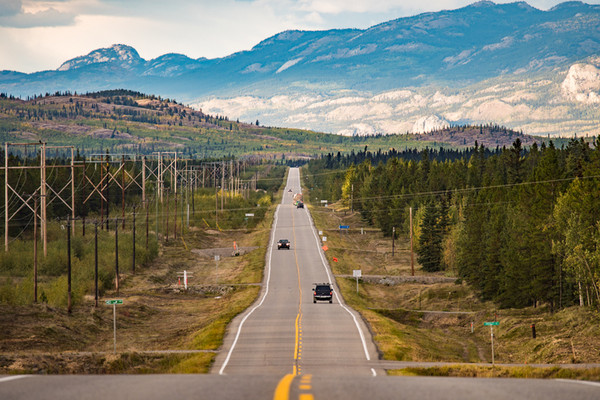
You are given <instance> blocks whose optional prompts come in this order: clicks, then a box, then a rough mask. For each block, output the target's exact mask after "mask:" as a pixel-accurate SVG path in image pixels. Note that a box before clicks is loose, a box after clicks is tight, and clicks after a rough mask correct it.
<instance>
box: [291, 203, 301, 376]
mask: <svg viewBox="0 0 600 400" xmlns="http://www.w3.org/2000/svg"><path fill="white" fill-rule="evenodd" d="M290 210H291V211H292V232H293V236H294V259H295V261H296V273H297V275H298V291H299V295H300V297H299V299H298V315H297V316H296V342H295V344H294V367H293V371H294V375H300V373H301V372H302V371H301V367H300V365H299V360H301V359H302V285H301V284H300V264H299V263H298V252H297V251H296V219H295V216H294V208H290Z"/></svg>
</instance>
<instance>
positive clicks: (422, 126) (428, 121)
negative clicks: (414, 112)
mask: <svg viewBox="0 0 600 400" xmlns="http://www.w3.org/2000/svg"><path fill="white" fill-rule="evenodd" d="M448 127H450V123H449V122H448V121H446V120H445V119H443V118H440V117H439V116H437V115H429V116H427V117H421V118H419V119H418V120H417V121H416V122H415V124H414V125H413V127H412V132H413V133H427V132H432V131H436V130H439V129H444V128H448Z"/></svg>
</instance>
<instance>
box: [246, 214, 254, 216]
mask: <svg viewBox="0 0 600 400" xmlns="http://www.w3.org/2000/svg"><path fill="white" fill-rule="evenodd" d="M246 217H254V214H252V213H248V214H246Z"/></svg>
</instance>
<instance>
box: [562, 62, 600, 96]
mask: <svg viewBox="0 0 600 400" xmlns="http://www.w3.org/2000/svg"><path fill="white" fill-rule="evenodd" d="M561 89H562V92H563V94H564V95H565V97H566V98H568V99H569V100H575V101H578V102H581V103H586V104H595V103H600V69H598V68H596V66H594V65H591V64H574V65H572V66H571V68H569V72H568V73H567V77H566V78H565V80H564V81H563V82H562V84H561Z"/></svg>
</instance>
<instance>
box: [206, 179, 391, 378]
mask: <svg viewBox="0 0 600 400" xmlns="http://www.w3.org/2000/svg"><path fill="white" fill-rule="evenodd" d="M290 190H291V191H290ZM299 192H300V177H299V170H298V169H297V168H292V169H290V173H289V176H288V182H287V185H286V188H285V190H284V195H283V199H282V204H280V205H279V206H278V209H277V212H276V215H275V220H274V222H273V228H272V231H271V240H270V244H269V249H268V250H267V262H266V273H265V280H264V282H263V291H262V295H261V297H260V298H259V301H258V303H257V304H255V305H254V306H252V307H250V309H249V311H248V312H247V313H246V314H244V315H242V316H241V317H240V318H238V319H237V320H236V321H235V322H234V323H233V324H232V327H231V328H230V331H229V335H228V336H227V338H226V340H225V346H224V347H225V348H226V349H227V350H228V351H223V352H221V354H220V355H219V356H218V357H217V360H216V363H215V366H214V368H213V371H214V372H215V373H219V374H227V375H234V374H235V375H239V374H248V373H268V374H279V375H285V374H313V375H317V374H328V375H339V374H344V375H357V376H375V375H377V374H383V373H384V371H383V370H379V371H377V370H376V369H374V368H373V367H372V365H371V363H370V362H369V361H371V360H373V359H375V360H376V359H377V350H376V348H375V346H374V345H373V341H372V339H371V337H370V335H369V331H368V328H367V327H366V326H365V325H364V323H363V321H362V320H361V318H360V316H359V315H358V313H356V312H355V311H352V310H350V309H349V308H348V307H347V306H346V305H344V304H343V302H342V299H341V297H340V296H339V295H338V293H337V288H336V287H335V284H334V282H333V278H332V275H331V272H330V271H329V268H328V267H327V263H326V261H325V258H324V255H323V251H322V249H321V238H320V237H319V236H318V232H317V231H316V229H315V228H314V225H313V223H312V220H311V218H310V215H309V213H308V209H307V208H296V206H294V205H293V196H294V195H295V194H296V193H299ZM279 239H288V240H289V241H290V242H291V246H290V249H289V250H287V249H281V250H278V249H277V241H278V240H279ZM323 282H325V283H331V284H333V285H334V294H333V303H332V304H330V303H328V302H317V303H316V304H315V303H313V292H312V289H313V286H314V285H313V284H314V283H323Z"/></svg>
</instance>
